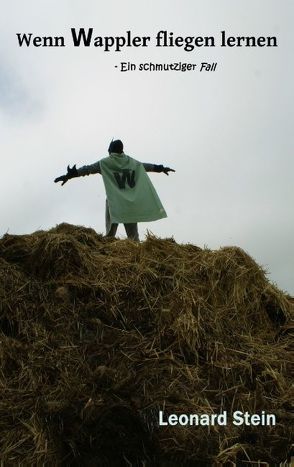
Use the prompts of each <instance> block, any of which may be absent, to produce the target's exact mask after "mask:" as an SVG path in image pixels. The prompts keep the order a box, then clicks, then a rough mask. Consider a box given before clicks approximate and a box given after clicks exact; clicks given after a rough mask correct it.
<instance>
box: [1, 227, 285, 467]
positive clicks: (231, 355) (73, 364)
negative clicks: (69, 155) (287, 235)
mask: <svg viewBox="0 0 294 467" xmlns="http://www.w3.org/2000/svg"><path fill="white" fill-rule="evenodd" d="M288 298H289V297H287V296H286V295H285V294H283V293H282V292H281V291H279V290H278V289H277V288H276V287H275V286H273V285H272V284H271V283H270V282H269V281H268V280H267V278H266V276H265V273H264V271H263V270H262V268H261V267H259V266H258V265H257V264H256V263H255V262H254V260H253V259H252V258H250V256H248V255H247V254H246V253H245V252H244V251H242V250H241V249H240V248H235V247H227V248H222V249H220V250H218V251H210V250H208V249H204V250H202V249H200V248H198V247H196V246H193V245H189V244H188V245H178V244H177V243H176V242H175V241H174V240H173V239H165V240H162V239H157V238H154V237H153V236H149V237H148V238H147V239H146V241H145V242H142V243H141V244H137V243H134V242H131V241H128V240H114V239H107V238H103V237H102V236H101V235H97V234H96V233H95V232H94V231H93V230H92V229H87V228H83V227H76V226H71V225H68V224H61V225H59V226H57V227H56V228H54V229H51V230H50V231H48V232H44V231H39V232H35V233H34V234H31V235H19V236H17V235H4V237H3V238H2V239H1V240H0V342H1V345H0V356H1V372H0V391H1V396H0V397H1V398H0V460H1V461H2V462H3V463H4V464H5V465H6V464H7V465H17V464H18V463H21V464H22V465H43V464H45V465H52V466H54V465H64V466H65V465H77V466H78V465H85V466H86V465H87V466H88V465H89V466H103V467H105V466H108V465H110V466H116V465H117V466H123V465H126V466H136V465H138V466H141V465H145V466H147V465H150V466H151V465H170V466H174V465H181V466H185V465H189V466H193V465H201V463H203V465H210V464H213V463H214V462H220V463H225V462H227V461H237V462H239V463H242V461H247V462H248V461H249V460H252V461H257V460H259V459H260V460H262V461H268V462H281V461H284V460H285V459H286V457H287V452H288V450H289V447H290V440H291V428H290V427H291V423H290V422H291V418H290V402H291V399H292V397H291V394H290V386H291V374H290V369H289V366H290V324H289V323H290V318H291V314H292V315H293V308H292V305H291V303H290V301H289V300H288ZM159 410H163V411H164V413H165V416H168V415H169V414H195V413H196V414H203V413H206V414H212V413H220V412H222V411H224V410H226V411H227V412H228V416H229V417H230V416H231V414H232V413H233V412H234V411H236V410H240V411H242V412H246V411H248V412H249V413H251V414H255V413H261V412H262V411H265V412H266V413H270V414H275V415H276V417H277V425H276V426H244V425H242V426H235V425H233V424H232V422H231V420H229V423H228V424H227V425H226V426H210V427H207V426H179V425H177V426H159V423H158V413H159ZM240 465H241V464H240ZM244 465H248V464H244Z"/></svg>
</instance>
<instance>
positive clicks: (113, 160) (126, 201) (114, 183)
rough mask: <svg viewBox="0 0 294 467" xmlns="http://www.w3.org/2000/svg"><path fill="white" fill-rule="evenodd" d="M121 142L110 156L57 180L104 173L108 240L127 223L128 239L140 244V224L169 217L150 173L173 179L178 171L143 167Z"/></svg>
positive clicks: (113, 146)
mask: <svg viewBox="0 0 294 467" xmlns="http://www.w3.org/2000/svg"><path fill="white" fill-rule="evenodd" d="M123 148H124V146H123V143H122V141H121V140H115V141H113V140H112V141H111V143H110V145H109V148H108V156H107V157H104V158H103V159H100V160H99V161H98V162H95V163H94V164H91V165H84V166H83V167H80V168H78V169H77V168H76V165H74V166H73V167H72V168H70V166H68V167H67V173H66V174H65V175H61V176H60V177H57V178H56V179H55V180H54V182H55V183H57V182H62V185H64V184H65V183H66V182H67V181H68V180H70V179H72V178H76V177H81V176H85V175H90V174H97V173H100V174H101V175H102V178H103V182H104V186H105V191H106V197H107V199H106V211H105V221H106V236H108V237H114V236H115V234H116V231H117V227H118V224H120V223H123V224H124V226H125V230H126V234H127V236H128V238H130V239H132V240H134V241H139V234H138V222H150V221H155V220H158V219H162V218H164V217H167V214H166V212H165V209H164V207H163V206H162V204H161V201H160V199H159V197H158V195H157V193H156V190H155V188H154V186H153V184H152V183H151V180H150V179H149V177H148V175H147V173H146V172H158V173H160V172H162V173H165V174H166V175H169V172H175V170H173V169H170V168H169V167H164V166H163V165H156V164H150V163H142V162H139V161H138V160H136V159H133V158H132V157H130V156H128V155H127V154H125V153H124V151H123Z"/></svg>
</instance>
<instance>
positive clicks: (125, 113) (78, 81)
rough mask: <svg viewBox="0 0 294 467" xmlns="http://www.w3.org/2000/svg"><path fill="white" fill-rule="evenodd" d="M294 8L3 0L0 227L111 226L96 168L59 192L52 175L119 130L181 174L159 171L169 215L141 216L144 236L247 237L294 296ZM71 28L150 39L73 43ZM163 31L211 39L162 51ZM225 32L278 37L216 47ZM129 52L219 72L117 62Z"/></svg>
mask: <svg viewBox="0 0 294 467" xmlns="http://www.w3.org/2000/svg"><path fill="white" fill-rule="evenodd" d="M293 18H294V2H293V1H292V0H284V1H283V2H278V1H276V0H259V1H258V2H257V1H256V0H246V1H242V0H237V1H236V0H209V1H208V0H201V1H200V0H186V1H179V0H149V1H148V2H139V1H135V0H125V1H124V2H119V1H114V0H108V1H107V2H98V1H96V0H88V1H87V2H85V1H82V0H63V1H60V0H59V1H57V0H50V1H49V0H43V1H42V2H40V1H39V0H26V1H25V2H24V1H22V0H11V1H10V2H6V1H4V0H1V18H0V38H1V40H0V132H1V138H0V158H1V171H0V177H1V183H0V197H1V224H0V235H1V236H2V235H3V234H4V233H5V232H7V231H8V232H9V233H11V234H21V233H31V232H33V231H35V230H38V229H48V228H51V227H53V226H55V225H56V224H59V223H61V222H69V223H73V224H78V225H85V226H89V227H92V228H94V229H95V230H96V231H97V232H104V228H105V227H104V206H105V193H104V187H103V182H102V179H101V176H100V175H93V176H89V177H84V178H82V177H81V178H79V179H75V180H71V181H69V182H68V183H67V184H66V185H65V186H64V187H62V188H61V186H60V184H59V185H57V184H54V183H53V180H54V178H55V177H57V176H59V175H62V174H64V173H65V172H66V166H67V164H77V166H78V167H79V166H81V165H84V164H90V163H93V162H95V161H97V160H99V159H101V158H102V157H105V156H106V155H107V148H108V145H109V142H110V140H111V139H112V138H113V137H114V138H120V139H122V141H123V142H124V145H125V152H126V153H127V154H129V155H131V156H133V157H134V158H136V159H138V160H141V161H142V162H152V163H156V164H164V165H168V166H170V167H173V168H174V169H175V170H176V173H175V174H171V175H170V176H169V177H167V176H165V175H164V174H151V175H150V177H151V179H152V182H153V183H154V185H155V187H156V189H157V192H158V194H159V196H160V198H161V201H162V203H163V205H164V207H165V209H166V211H167V213H168V218H167V219H163V220H160V221H157V222H154V223H142V224H140V225H139V231H140V236H141V239H144V235H145V234H146V231H147V229H149V230H151V231H152V232H153V233H154V234H155V235H158V236H161V237H171V236H173V237H174V238H175V240H176V241H177V242H179V243H181V242H190V243H193V244H196V245H198V246H200V247H203V246H207V247H209V248H212V249H215V248H219V247H221V246H227V245H237V246H240V247H241V248H243V249H244V250H245V251H247V252H248V253H249V254H250V255H251V256H252V257H253V258H254V259H255V260H256V261H257V262H258V263H259V264H261V265H262V266H264V267H265V268H266V269H267V270H268V272H269V273H270V276H269V277H270V279H271V280H272V281H274V282H275V283H277V285H278V286H279V287H280V288H281V289H282V290H284V291H288V292H289V293H291V294H294V283H293V277H294V274H293V269H294V268H293V266H294V248H293V238H294V228H293V226H294V221H293V199H294V197H293V173H294V166H293V165H294V164H293V151H292V147H293V144H292V141H293V104H294V102H293V83H294V74H293V45H294V44H293ZM72 27H75V28H77V29H78V28H80V27H84V28H89V27H93V28H94V36H102V37H104V36H124V35H125V34H126V31H128V30H131V31H132V34H133V35H134V36H150V37H151V41H150V45H149V46H148V47H145V48H144V47H137V48H134V47H130V48H124V49H123V50H122V52H115V51H113V50H112V51H110V52H104V51H103V49H102V48H95V47H89V48H85V47H80V48H75V47H73V45H72V41H71V33H70V28H72ZM160 30H167V31H168V32H173V33H174V36H183V37H186V36H214V37H215V38H216V46H215V47H209V48H208V47H207V48H204V47H202V48H200V47H198V48H195V50H193V51H191V52H187V51H184V50H183V47H182V48H180V47H178V48H177V47H174V48H171V47H169V48H162V47H161V48H159V47H155V43H154V41H153V39H154V37H155V36H156V34H157V32H158V31H160ZM222 30H225V31H226V34H227V35H229V36H276V37H277V40H278V47H276V48H273V47H268V48H266V47H263V48H255V49H254V48H245V47H242V48H236V47H234V48H228V47H220V43H219V37H220V31H222ZM16 33H32V34H33V35H34V36H64V37H65V43H66V47H63V48H49V47H19V45H18V41H17V36H16ZM128 61H129V62H132V63H135V64H136V65H137V66H138V65H139V64H140V63H145V62H147V63H149V62H153V63H173V62H178V61H181V62H189V63H194V64H197V67H199V66H200V65H201V62H209V63H217V70H216V71H215V72H205V71H204V72H200V71H199V70H197V71H194V72H186V73H180V72H176V71H170V72H147V71H146V72H139V71H134V72H125V73H123V72H121V71H120V63H121V62H128ZM116 65H117V68H116V67H115V66H116ZM118 234H119V236H121V237H124V236H125V232H124V229H123V226H120V227H119V230H118Z"/></svg>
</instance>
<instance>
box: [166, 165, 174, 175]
mask: <svg viewBox="0 0 294 467" xmlns="http://www.w3.org/2000/svg"><path fill="white" fill-rule="evenodd" d="M163 172H164V173H165V175H169V172H175V170H174V169H170V168H169V167H163Z"/></svg>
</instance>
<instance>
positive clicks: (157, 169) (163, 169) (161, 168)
mask: <svg viewBox="0 0 294 467" xmlns="http://www.w3.org/2000/svg"><path fill="white" fill-rule="evenodd" d="M154 172H164V173H165V175H168V172H175V170H174V169H170V168H169V167H164V166H163V165H156V164H154Z"/></svg>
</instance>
